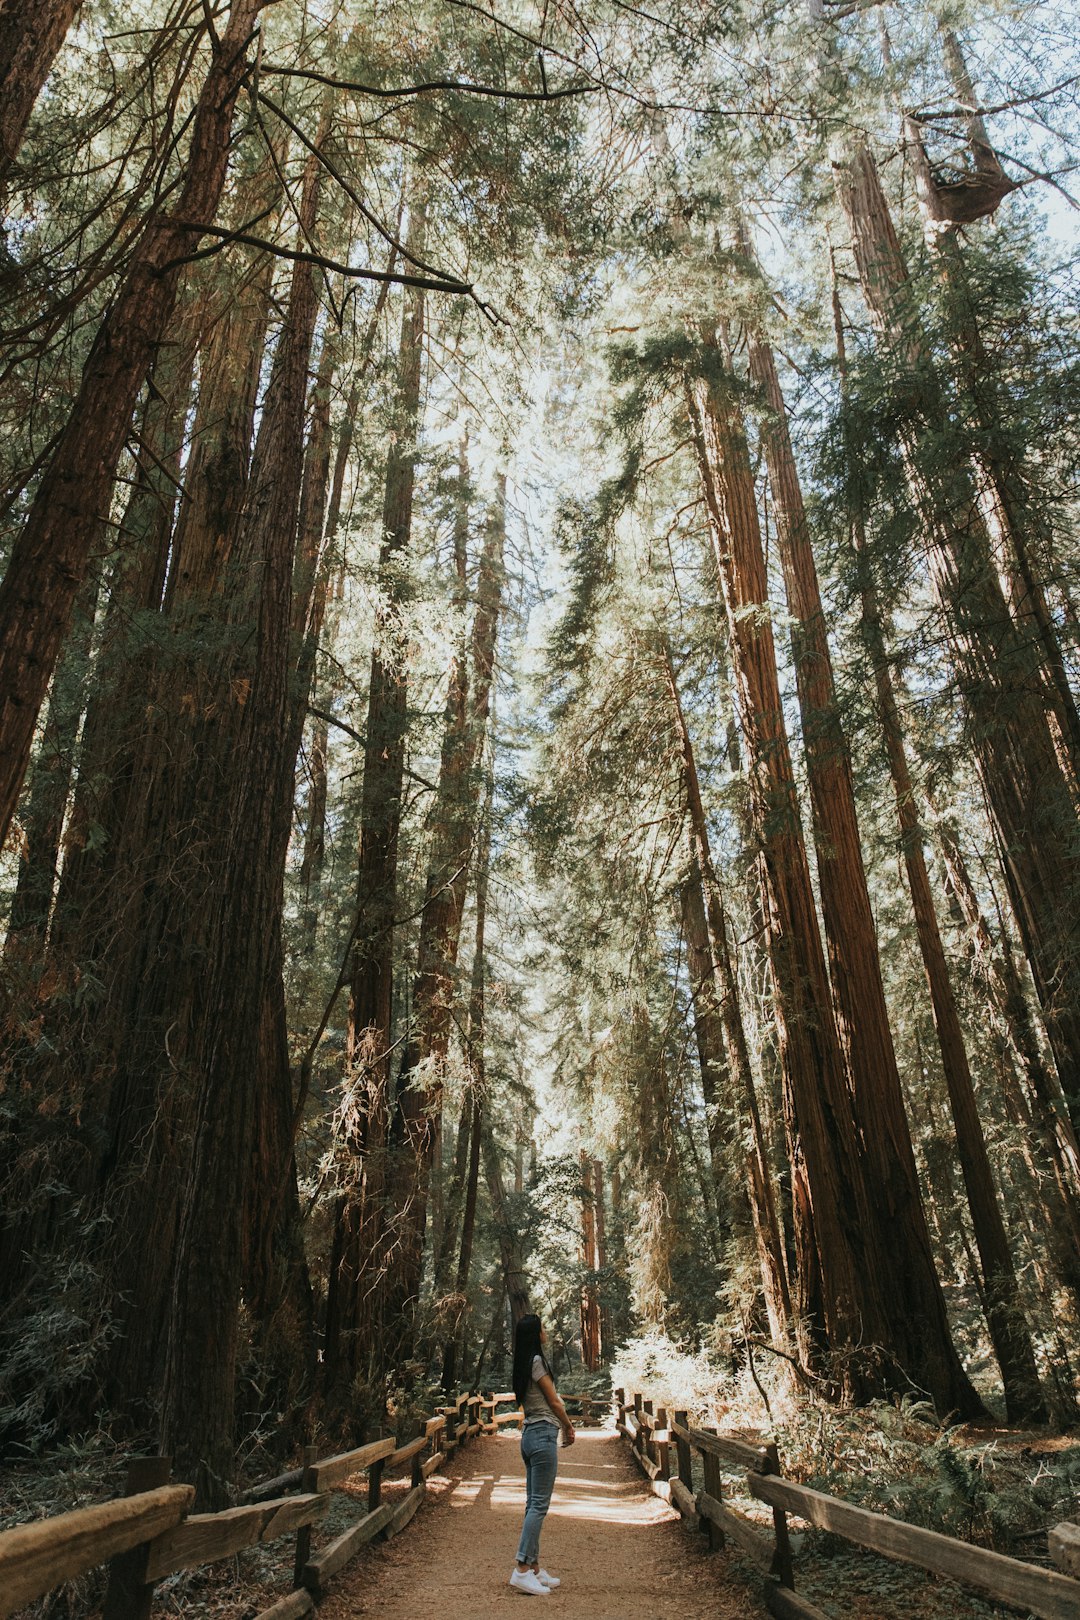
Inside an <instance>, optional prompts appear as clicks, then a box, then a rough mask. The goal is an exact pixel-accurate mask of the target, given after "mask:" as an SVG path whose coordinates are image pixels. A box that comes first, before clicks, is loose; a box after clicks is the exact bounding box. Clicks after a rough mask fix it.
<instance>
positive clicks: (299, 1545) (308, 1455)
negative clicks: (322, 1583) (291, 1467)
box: [293, 1446, 319, 1587]
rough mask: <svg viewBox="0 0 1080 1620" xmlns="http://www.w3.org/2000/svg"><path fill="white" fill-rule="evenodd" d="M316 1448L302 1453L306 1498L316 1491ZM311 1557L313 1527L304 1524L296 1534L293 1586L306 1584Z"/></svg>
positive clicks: (301, 1477) (303, 1491)
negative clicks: (306, 1574)
mask: <svg viewBox="0 0 1080 1620" xmlns="http://www.w3.org/2000/svg"><path fill="white" fill-rule="evenodd" d="M318 1455H319V1452H318V1448H317V1447H316V1446H305V1447H304V1449H303V1451H302V1452H301V1453H300V1467H301V1470H302V1472H301V1475H300V1490H301V1492H302V1493H303V1494H304V1495H305V1496H306V1495H307V1494H308V1493H309V1492H311V1491H313V1490H314V1489H315V1463H316V1461H317V1459H318ZM310 1557H311V1526H310V1524H302V1525H301V1526H300V1528H299V1530H298V1531H297V1532H296V1559H295V1561H294V1563H293V1586H294V1587H301V1586H303V1584H304V1569H305V1567H306V1565H307V1561H308V1559H309V1558H310Z"/></svg>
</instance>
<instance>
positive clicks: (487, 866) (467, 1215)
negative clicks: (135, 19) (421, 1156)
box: [443, 770, 494, 1389]
mask: <svg viewBox="0 0 1080 1620" xmlns="http://www.w3.org/2000/svg"><path fill="white" fill-rule="evenodd" d="M493 792H494V771H493V770H491V771H489V772H488V780H487V788H486V791H485V794H484V808H483V811H482V814H481V817H480V831H479V834H478V836H477V847H476V932H475V936H474V944H473V961H472V976H471V980H470V987H469V1022H468V1040H467V1043H466V1050H467V1055H468V1061H469V1076H470V1084H471V1087H472V1119H471V1122H470V1129H469V1167H468V1179H467V1181H466V1184H465V1208H464V1212H463V1214H462V1220H461V1248H460V1250H459V1253H458V1269H457V1295H458V1299H459V1300H460V1315H459V1319H458V1326H457V1331H456V1333H455V1334H453V1335H452V1336H449V1337H448V1338H447V1341H446V1347H445V1350H444V1353H443V1384H444V1386H445V1387H446V1388H447V1389H450V1388H452V1386H453V1382H454V1376H453V1375H454V1367H455V1364H456V1361H457V1359H458V1358H459V1357H460V1360H461V1365H462V1366H464V1365H465V1341H466V1337H467V1333H468V1321H469V1310H468V1289H469V1274H470V1271H471V1269H472V1254H473V1240H474V1237H475V1233H476V1204H477V1195H478V1193H479V1186H480V1157H481V1151H482V1147H483V1134H484V1130H485V1121H484V1110H485V1107H486V1104H487V1065H486V1053H485V1015H486V1010H487V1009H486V1000H485V992H486V985H487V973H486V965H487V958H486V955H485V950H486V945H485V934H486V930H487V902H488V880H489V877H490V872H491V807H492V796H493Z"/></svg>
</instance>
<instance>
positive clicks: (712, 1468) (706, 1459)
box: [701, 1451, 724, 1552]
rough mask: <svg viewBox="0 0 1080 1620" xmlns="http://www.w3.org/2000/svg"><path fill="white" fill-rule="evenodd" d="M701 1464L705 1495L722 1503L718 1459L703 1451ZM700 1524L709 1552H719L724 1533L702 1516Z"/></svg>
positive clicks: (722, 1495) (722, 1492) (722, 1489)
mask: <svg viewBox="0 0 1080 1620" xmlns="http://www.w3.org/2000/svg"><path fill="white" fill-rule="evenodd" d="M701 1464H702V1467H703V1469H704V1471H705V1494H706V1495H707V1496H711V1497H712V1498H713V1500H714V1501H716V1502H721V1501H723V1497H724V1487H723V1484H722V1482H721V1478H720V1459H719V1457H715V1456H714V1455H713V1453H712V1452H711V1451H703V1452H702V1454H701ZM702 1523H703V1525H704V1527H705V1530H706V1533H707V1534H708V1537H709V1551H710V1552H719V1551H720V1549H721V1548H722V1547H723V1545H724V1532H723V1531H722V1530H721V1528H720V1526H719V1525H718V1524H713V1522H712V1520H711V1519H706V1518H705V1517H704V1515H703V1516H702Z"/></svg>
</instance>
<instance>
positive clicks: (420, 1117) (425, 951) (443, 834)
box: [388, 475, 506, 1343]
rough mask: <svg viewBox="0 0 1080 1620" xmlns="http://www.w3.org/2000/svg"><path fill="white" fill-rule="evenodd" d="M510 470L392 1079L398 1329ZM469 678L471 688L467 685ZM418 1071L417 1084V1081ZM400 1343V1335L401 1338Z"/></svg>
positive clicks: (462, 866) (487, 686)
mask: <svg viewBox="0 0 1080 1620" xmlns="http://www.w3.org/2000/svg"><path fill="white" fill-rule="evenodd" d="M505 542H506V478H505V475H501V476H500V478H499V481H498V488H497V491H496V497H495V501H494V503H493V506H492V509H491V511H490V513H489V515H488V523H487V532H486V535H485V538H484V547H483V551H482V553H481V557H480V568H479V578H478V582H477V597H476V613H475V617H474V621H473V628H472V639H471V662H472V669H471V681H470V680H469V675H468V672H467V670H466V669H465V668H463V667H461V666H460V665H459V666H457V667H456V668H455V669H453V670H452V671H451V677H450V679H451V696H450V700H449V702H448V706H447V726H446V731H445V733H444V737H443V749H442V758H441V761H440V768H439V791H438V795H437V801H436V808H435V817H434V823H435V824H434V827H433V829H432V847H431V855H430V858H429V863H428V877H427V888H426V892H425V899H424V909H423V913H422V915H421V918H420V940H419V944H418V947H417V970H416V979H415V983H414V986H413V1030H414V1033H413V1036H412V1039H411V1040H410V1043H409V1045H408V1047H407V1048H406V1056H405V1061H404V1063H403V1066H402V1073H401V1075H400V1078H399V1082H398V1094H397V1107H396V1112H395V1118H394V1139H395V1145H396V1147H397V1151H396V1153H395V1156H394V1161H393V1188H392V1201H393V1207H394V1210H395V1219H396V1221H397V1227H398V1231H399V1233H400V1239H401V1240H400V1246H399V1250H398V1258H397V1263H396V1265H395V1267H394V1275H393V1279H392V1283H391V1288H390V1292H389V1295H388V1310H389V1314H390V1316H391V1317H392V1319H393V1320H395V1321H399V1322H400V1324H401V1331H402V1333H403V1335H404V1338H405V1339H407V1337H408V1326H409V1322H410V1319H411V1315H412V1312H413V1310H414V1309H415V1304H416V1299H417V1297H418V1294H419V1290H420V1275H421V1271H422V1267H423V1252H424V1228H425V1223H426V1219H427V1202H428V1184H429V1179H430V1176H431V1171H432V1165H433V1161H434V1154H435V1145H436V1143H437V1142H438V1140H439V1136H440V1133H441V1129H442V1077H443V1069H444V1066H445V1063H446V1055H447V1049H448V1045H449V1040H450V1026H451V1003H452V999H453V992H454V974H455V969H456V965H457V955H458V946H459V943H460V938H461V918H462V913H463V910H464V906H465V895H466V889H467V886H468V877H469V864H470V857H471V853H472V847H473V842H474V839H475V836H476V823H477V813H478V809H479V803H480V785H481V773H480V771H479V770H478V768H477V767H478V760H479V755H480V750H481V748H482V745H483V741H484V736H485V733H486V730H487V721H488V711H489V708H490V703H491V686H492V680H493V678H494V668H495V646H496V642H497V639H498V631H499V618H500V614H501V610H502V593H503V549H504V546H505ZM470 686H471V697H468V698H467V695H466V694H467V692H468V690H469V687H470ZM414 1076H415V1077H416V1078H417V1079H419V1080H420V1082H421V1084H416V1083H414ZM398 1342H399V1343H401V1342H403V1341H402V1339H399V1341H398Z"/></svg>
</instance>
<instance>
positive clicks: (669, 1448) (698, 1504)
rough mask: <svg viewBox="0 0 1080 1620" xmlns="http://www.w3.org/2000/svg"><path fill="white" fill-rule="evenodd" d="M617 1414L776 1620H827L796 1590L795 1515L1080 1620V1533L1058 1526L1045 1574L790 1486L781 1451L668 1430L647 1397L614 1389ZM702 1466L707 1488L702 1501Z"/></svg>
mask: <svg viewBox="0 0 1080 1620" xmlns="http://www.w3.org/2000/svg"><path fill="white" fill-rule="evenodd" d="M615 1408H616V1426H617V1428H618V1431H619V1433H620V1434H621V1435H622V1436H623V1437H624V1438H625V1439H626V1440H627V1441H629V1443H630V1449H631V1451H632V1453H633V1456H634V1457H635V1459H636V1460H637V1462H638V1464H639V1466H640V1467H641V1470H642V1472H643V1473H644V1474H645V1475H646V1477H647V1478H648V1479H649V1481H650V1483H651V1485H652V1489H653V1490H654V1491H655V1492H656V1494H657V1495H658V1496H662V1497H663V1498H664V1499H665V1500H666V1501H668V1502H670V1503H671V1505H672V1507H674V1508H676V1509H677V1510H678V1512H679V1513H680V1514H681V1515H682V1517H683V1519H684V1520H686V1521H687V1522H688V1523H689V1524H691V1525H693V1526H695V1527H697V1528H699V1529H701V1530H702V1531H704V1532H705V1533H706V1534H707V1535H708V1537H709V1543H710V1546H711V1547H712V1548H714V1549H717V1548H720V1547H723V1546H724V1545H725V1542H726V1541H727V1540H730V1541H731V1542H732V1543H734V1545H735V1547H736V1548H737V1549H738V1551H739V1552H740V1553H743V1554H744V1555H745V1556H747V1557H748V1558H750V1559H751V1560H752V1561H753V1562H754V1563H755V1564H756V1565H757V1566H758V1568H759V1569H760V1570H761V1572H762V1574H763V1575H764V1577H765V1580H766V1606H767V1607H768V1610H769V1612H770V1614H773V1615H776V1616H777V1617H778V1620H827V1617H826V1616H825V1615H824V1613H823V1612H822V1610H821V1609H819V1608H818V1607H816V1605H815V1604H813V1603H811V1602H810V1601H809V1599H807V1598H805V1597H804V1596H802V1594H801V1593H798V1592H796V1590H795V1556H794V1552H793V1549H792V1542H791V1537H790V1535H789V1533H788V1522H787V1521H788V1515H789V1514H791V1515H792V1516H793V1517H795V1518H798V1519H802V1520H805V1522H806V1523H807V1524H810V1525H813V1526H814V1527H815V1528H817V1529H820V1530H830V1531H832V1533H833V1534H834V1535H837V1536H842V1537H843V1538H844V1539H845V1540H846V1541H852V1542H854V1543H855V1544H856V1545H857V1546H860V1547H865V1548H867V1549H868V1550H869V1551H871V1552H875V1553H880V1554H883V1555H884V1556H885V1557H887V1558H896V1559H900V1560H902V1561H904V1562H906V1563H909V1564H915V1565H917V1566H919V1567H920V1568H922V1569H926V1570H930V1571H931V1572H933V1573H935V1574H938V1575H944V1576H946V1577H948V1578H949V1579H950V1580H954V1581H960V1582H963V1583H964V1584H965V1585H968V1586H973V1587H977V1588H978V1590H979V1591H980V1592H982V1593H983V1594H984V1595H986V1596H989V1597H990V1598H993V1599H996V1600H997V1601H998V1602H1000V1603H1004V1604H1007V1605H1009V1606H1010V1607H1012V1608H1014V1609H1019V1610H1020V1611H1021V1612H1022V1613H1025V1614H1030V1615H1036V1616H1038V1620H1080V1579H1078V1578H1077V1577H1080V1524H1073V1523H1067V1524H1059V1525H1057V1526H1055V1528H1054V1529H1052V1530H1051V1531H1050V1533H1049V1536H1048V1545H1049V1553H1050V1557H1051V1558H1052V1559H1053V1561H1054V1562H1055V1563H1056V1564H1057V1565H1058V1569H1057V1570H1052V1569H1041V1568H1039V1567H1038V1566H1037V1565H1034V1564H1025V1563H1023V1562H1021V1561H1020V1560H1019V1559H1015V1558H1006V1557H1004V1556H1003V1555H1002V1554H1001V1553H995V1552H989V1551H988V1550H987V1549H986V1548H984V1547H974V1546H972V1545H971V1544H970V1542H966V1541H957V1540H956V1539H954V1538H953V1537H952V1536H943V1535H939V1534H938V1532H937V1531H935V1530H923V1529H922V1528H920V1527H919V1526H918V1525H914V1524H905V1523H904V1522H903V1521H902V1520H900V1519H893V1518H890V1517H889V1516H888V1514H885V1513H871V1512H869V1511H868V1510H867V1509H866V1508H860V1507H855V1506H854V1504H853V1503H851V1502H845V1501H843V1500H842V1499H841V1498H840V1497H836V1496H829V1495H828V1494H826V1493H825V1492H824V1491H813V1490H810V1489H809V1487H808V1486H805V1485H798V1484H796V1483H795V1482H794V1481H793V1480H786V1479H784V1478H783V1477H782V1475H781V1472H780V1459H779V1455H778V1453H777V1449H776V1447H775V1446H774V1445H765V1446H761V1445H753V1444H752V1443H751V1442H750V1441H748V1440H742V1439H738V1438H736V1437H735V1436H730V1435H722V1434H718V1433H716V1431H715V1430H713V1429H707V1428H693V1427H691V1425H690V1423H689V1422H688V1420H687V1414H686V1413H685V1412H674V1413H672V1415H671V1418H670V1420H669V1415H668V1412H667V1410H666V1409H665V1408H664V1407H662V1406H661V1407H657V1408H656V1409H655V1410H654V1408H653V1402H652V1401H650V1400H646V1399H645V1398H644V1397H643V1396H642V1395H640V1394H635V1395H633V1396H632V1397H631V1399H630V1401H627V1399H626V1394H625V1391H624V1390H621V1389H617V1390H616V1391H615ZM673 1453H674V1459H673V1456H672V1454H673ZM695 1457H697V1458H699V1459H700V1472H701V1477H702V1479H703V1482H704V1483H703V1485H702V1488H701V1489H700V1490H698V1491H696V1492H695V1490H694V1472H693V1469H694V1458H695ZM673 1460H674V1472H672V1462H673ZM725 1473H726V1474H737V1475H739V1476H740V1478H741V1480H742V1482H743V1485H744V1487H745V1488H746V1489H747V1490H748V1491H749V1493H750V1495H751V1496H754V1497H756V1498H757V1499H758V1500H759V1501H761V1502H764V1503H766V1504H767V1506H768V1507H770V1508H771V1509H772V1529H771V1531H769V1530H768V1529H767V1528H766V1526H765V1525H764V1524H761V1523H759V1522H756V1521H755V1520H752V1519H750V1518H748V1517H747V1516H746V1515H745V1514H743V1513H740V1512H738V1511H737V1510H736V1508H734V1507H733V1506H732V1505H731V1501H730V1498H729V1499H727V1500H725V1497H724V1487H723V1475H724V1474H725ZM883 1620H884V1617H883Z"/></svg>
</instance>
